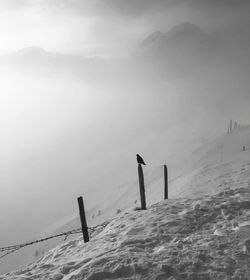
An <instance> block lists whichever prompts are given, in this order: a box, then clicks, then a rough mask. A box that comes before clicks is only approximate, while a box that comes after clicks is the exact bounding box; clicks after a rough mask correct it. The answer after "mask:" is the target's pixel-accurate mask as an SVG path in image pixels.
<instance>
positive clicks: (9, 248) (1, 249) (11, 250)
mask: <svg viewBox="0 0 250 280" xmlns="http://www.w3.org/2000/svg"><path fill="white" fill-rule="evenodd" d="M108 223H109V221H107V222H104V223H102V224H100V225H96V226H93V227H85V228H76V229H72V230H69V231H67V232H61V233H58V234H55V235H51V236H48V237H45V238H41V239H37V240H34V241H30V242H26V243H22V244H16V245H11V246H6V247H0V253H3V252H6V253H5V254H3V255H2V256H0V259H2V258H4V257H6V256H7V255H9V254H11V253H14V252H16V251H17V250H19V249H21V248H24V247H26V246H31V245H34V244H37V243H40V242H45V241H47V240H50V239H53V238H58V237H62V236H65V238H64V240H66V239H67V238H68V236H70V235H73V234H78V233H81V232H82V229H88V230H89V231H90V232H95V231H98V230H102V229H104V228H105V227H106V226H107V225H108Z"/></svg>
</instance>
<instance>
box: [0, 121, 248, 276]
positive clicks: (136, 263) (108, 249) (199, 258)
mask: <svg viewBox="0 0 250 280" xmlns="http://www.w3.org/2000/svg"><path fill="white" fill-rule="evenodd" d="M243 142H244V144H245V145H246V147H247V150H246V151H245V152H243V151H242V147H241V146H242V143H243ZM221 147H223V157H222V154H221ZM249 147H250V127H249V126H246V127H242V128H240V129H237V130H236V131H234V132H232V133H231V134H228V135H225V136H224V137H222V138H220V139H217V140H215V141H213V142H212V143H207V144H205V145H203V146H202V147H201V148H200V149H198V150H196V151H195V153H194V154H193V162H192V165H190V166H189V168H188V169H187V170H186V171H185V172H184V173H183V174H181V175H180V176H178V177H177V178H176V179H175V180H172V181H171V184H170V193H169V194H170V199H168V200H165V201H162V199H161V197H162V193H161V192H162V190H161V188H162V182H161V180H160V177H159V176H160V175H159V170H158V169H156V170H155V171H154V172H153V174H155V175H154V176H153V177H151V184H150V185H147V184H146V195H147V198H151V200H150V199H149V201H150V202H149V203H148V205H149V206H148V209H147V210H144V211H142V210H135V208H136V206H138V203H134V200H130V204H129V198H130V197H131V199H132V197H134V196H132V194H131V186H132V185H133V184H132V185H130V186H129V187H128V188H127V189H125V190H124V193H127V194H128V196H127V197H126V199H127V201H126V203H125V204H124V207H125V206H126V205H127V206H128V207H127V208H126V209H125V210H123V209H122V207H120V208H121V209H122V210H123V211H122V212H121V213H119V214H116V215H115V217H114V218H112V219H110V220H108V223H107V225H106V227H105V228H104V229H99V230H98V231H96V232H94V233H93V234H92V235H91V239H90V242H88V243H86V244H85V243H84V242H83V240H82V235H81V234H80V235H77V236H74V237H73V238H71V239H69V240H67V241H65V242H63V243H62V244H59V245H58V246H56V247H55V248H53V249H52V250H50V251H48V252H47V253H44V255H43V256H42V257H41V258H40V259H39V260H37V261H36V262H34V263H32V264H29V265H27V266H26V267H25V268H23V269H20V270H17V271H13V272H9V273H7V274H4V275H2V276H0V280H24V279H25V280H34V279H39V280H43V279H44V280H45V279H46V280H47V279H51V280H60V279H62V280H83V279H84V280H104V279H131V280H132V279H138V280H139V279H157V280H160V279H171V280H173V279H178V280H179V279H234V280H238V279H245V280H247V279H250V150H249ZM146 178H147V176H146ZM159 185H160V186H159ZM130 194H131V196H130ZM133 194H134V193H133ZM114 205H115V206H117V207H118V206H122V205H119V201H117V202H116V204H113V205H112V206H114ZM104 206H105V207H107V209H108V210H110V207H111V206H110V205H108V202H107V204H105V205H104ZM108 210H107V211H108ZM102 211H103V212H105V209H102Z"/></svg>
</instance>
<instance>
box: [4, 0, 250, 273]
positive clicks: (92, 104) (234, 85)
mask: <svg viewBox="0 0 250 280" xmlns="http://www.w3.org/2000/svg"><path fill="white" fill-rule="evenodd" d="M249 14H250V1H248V0H165V1H164V0H0V133H1V135H0V139H1V140H0V153H1V157H0V158H1V159H0V245H2V246H6V245H9V243H16V241H19V240H17V239H22V240H30V239H33V237H34V236H35V235H39V234H40V232H41V231H42V230H44V229H46V227H50V226H51V225H52V224H53V223H55V222H58V221H60V220H63V219H64V218H66V217H67V216H71V215H72V214H74V213H77V205H76V198H77V196H78V195H85V196H86V197H87V203H88V204H87V208H88V207H90V206H93V205H94V203H95V199H97V200H98V201H101V200H102V198H103V197H105V196H108V195H109V193H112V190H114V189H115V188H117V186H119V185H124V184H125V185H126V183H131V182H134V181H136V180H137V173H136V172H137V170H136V161H135V155H136V154H137V153H139V154H142V155H143V156H144V157H145V161H146V162H147V163H148V165H147V166H146V167H145V168H146V170H147V172H149V173H150V172H151V171H153V170H154V169H155V168H157V167H159V166H160V165H162V164H163V163H164V164H165V163H166V162H167V163H168V164H169V165H170V166H171V168H172V173H171V176H174V175H173V173H174V174H175V175H178V172H179V170H177V168H176V170H175V169H174V168H175V167H177V166H178V167H179V165H178V164H180V163H182V164H183V165H184V164H185V163H186V161H184V160H183V158H184V157H185V156H188V153H189V152H191V151H192V149H194V148H197V145H199V144H200V143H201V142H202V141H203V142H204V141H206V140H209V139H211V138H212V137H214V136H218V135H219V136H220V135H221V134H222V133H224V132H226V130H227V124H228V120H229V119H230V118H232V119H234V120H236V121H238V122H239V123H242V124H244V123H249V120H250V110H249V107H250V106H249V105H250V94H249V87H250V82H249V46H250V34H249V27H250V24H249ZM187 22H188V23H192V24H193V25H190V24H188V25H187V24H185V23H187ZM180 24H184V25H182V28H183V29H178V28H177V30H179V31H178V32H179V33H178V32H177V33H176V34H177V36H176V37H178V36H179V37H178V38H177V39H179V41H178V40H176V38H175V36H172V37H171V36H169V34H168V31H169V30H172V28H173V27H174V26H176V25H180ZM199 28H200V29H199ZM157 30H159V31H161V32H162V33H156V34H158V35H159V38H158V41H157V40H156V41H155V42H153V43H152V45H151V46H152V48H151V47H150V46H149V48H145V49H143V51H144V52H143V51H142V48H140V47H139V46H140V45H141V43H142V42H143V41H144V40H145V38H147V37H148V36H149V35H150V34H151V33H153V32H155V31H157ZM180 30H182V31H183V32H184V33H185V32H187V36H186V34H184V36H183V34H182V31H181V32H180ZM175 31H176V29H175ZM166 34H167V35H166ZM171 34H173V32H172V33H171ZM171 34H170V35H171ZM176 34H174V35H176ZM190 35H191V40H189V36H190ZM203 38H205V42H206V43H205V48H204V41H203ZM190 41H191V42H190ZM33 46H36V47H40V48H41V49H34V48H33V49H29V47H33ZM168 46H174V48H172V49H171V48H170V49H168ZM206 47H207V48H206ZM23 48H28V49H26V50H25V51H23V52H22V51H21V52H18V51H19V50H21V49H23ZM193 48H194V49H195V52H193V51H192V50H193ZM203 48H204V49H206V50H205V51H203ZM186 51H187V52H186ZM61 54H67V55H68V56H64V55H61ZM138 54H139V55H138ZM75 55H81V56H84V57H85V56H86V57H89V60H84V59H81V58H80V57H78V56H75ZM95 56H98V57H100V60H98V59H97V60H95V59H92V57H95ZM102 58H103V59H102ZM111 58H112V59H111ZM114 58H115V59H114ZM169 58H170V59H169ZM10 202H12V203H13V204H12V203H10ZM13 205H14V206H13ZM16 224H18V225H19V226H18V229H16ZM7 243H8V244H7ZM0 271H1V266H0Z"/></svg>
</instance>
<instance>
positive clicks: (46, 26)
mask: <svg viewBox="0 0 250 280" xmlns="http://www.w3.org/2000/svg"><path fill="white" fill-rule="evenodd" d="M249 7H250V2H249V1H248V0H91V1H89V0H0V41H1V45H0V53H6V52H9V51H14V50H18V49H20V48H23V47H29V46H40V47H43V48H45V49H47V50H50V51H55V52H63V53H77V54H82V55H86V56H95V55H100V56H117V55H127V54H129V53H130V52H131V50H132V49H133V48H134V47H135V46H136V45H137V44H138V43H139V42H140V41H141V40H142V39H143V38H144V37H145V36H147V35H149V34H150V33H151V32H153V31H155V30H160V31H167V30H168V29H169V28H171V26H173V25H175V24H177V23H181V22H185V21H191V22H194V23H198V24H200V25H202V26H204V27H210V28H230V27H231V28H232V27H234V28H235V27H239V28H242V27H243V26H244V25H245V24H246V23H247V22H248V23H249V12H250V9H249Z"/></svg>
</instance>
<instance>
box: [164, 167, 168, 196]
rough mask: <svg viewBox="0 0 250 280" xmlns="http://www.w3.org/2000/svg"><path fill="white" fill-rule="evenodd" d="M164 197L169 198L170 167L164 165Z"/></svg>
mask: <svg viewBox="0 0 250 280" xmlns="http://www.w3.org/2000/svg"><path fill="white" fill-rule="evenodd" d="M164 199H168V168H167V165H164Z"/></svg>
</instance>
